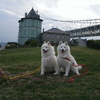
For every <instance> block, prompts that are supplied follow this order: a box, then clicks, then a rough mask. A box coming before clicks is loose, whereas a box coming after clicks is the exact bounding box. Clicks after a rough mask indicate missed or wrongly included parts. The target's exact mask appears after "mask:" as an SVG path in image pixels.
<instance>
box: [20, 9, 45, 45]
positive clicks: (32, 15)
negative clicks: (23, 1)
mask: <svg viewBox="0 0 100 100" xmlns="http://www.w3.org/2000/svg"><path fill="white" fill-rule="evenodd" d="M42 21H43V20H42V19H40V16H39V15H38V13H37V12H35V11H34V9H33V8H32V9H31V11H30V12H29V13H28V14H27V13H25V18H21V20H19V35H18V43H19V44H20V45H24V44H25V42H26V41H27V40H29V39H35V40H39V39H40V33H41V26H42Z"/></svg>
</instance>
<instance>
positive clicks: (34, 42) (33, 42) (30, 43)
mask: <svg viewBox="0 0 100 100" xmlns="http://www.w3.org/2000/svg"><path fill="white" fill-rule="evenodd" d="M25 46H29V47H37V46H39V41H37V40H27V41H26V42H25Z"/></svg>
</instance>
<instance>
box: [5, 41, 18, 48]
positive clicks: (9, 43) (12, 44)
mask: <svg viewBox="0 0 100 100" xmlns="http://www.w3.org/2000/svg"><path fill="white" fill-rule="evenodd" d="M18 47H19V44H18V43H16V42H8V43H7V45H6V46H5V49H14V48H18Z"/></svg>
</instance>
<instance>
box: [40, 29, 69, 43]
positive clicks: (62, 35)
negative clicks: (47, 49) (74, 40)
mask: <svg viewBox="0 0 100 100" xmlns="http://www.w3.org/2000/svg"><path fill="white" fill-rule="evenodd" d="M41 39H42V41H50V42H52V43H54V44H58V43H59V41H63V42H64V41H67V42H68V43H69V42H70V34H68V33H66V32H64V31H62V30H60V29H58V28H51V29H49V30H47V31H45V32H43V33H41Z"/></svg>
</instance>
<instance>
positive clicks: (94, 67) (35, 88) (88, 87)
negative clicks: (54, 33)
mask: <svg viewBox="0 0 100 100" xmlns="http://www.w3.org/2000/svg"><path fill="white" fill-rule="evenodd" d="M55 49H56V48H55ZM71 52H72V55H73V56H74V57H75V59H76V60H77V62H78V64H86V65H87V66H88V70H89V71H88V74H87V75H85V76H80V77H76V78H75V81H74V82H73V83H70V82H69V77H70V76H73V75H74V74H72V73H71V74H70V75H69V77H64V76H63V73H62V74H61V75H58V76H54V75H52V74H50V73H49V74H46V75H44V76H41V75H40V71H38V72H37V73H35V74H33V75H29V76H25V77H20V78H17V79H14V80H6V79H3V78H1V77H0V100H99V99H100V51H99V50H93V49H89V48H86V47H71ZM40 65H41V50H40V47H38V48H19V49H8V50H3V51H0V68H2V69H3V70H4V72H5V74H6V75H7V76H9V77H14V76H16V75H21V74H26V73H30V72H32V71H34V70H35V69H37V68H38V67H39V66H40ZM80 72H81V73H82V72H84V68H83V69H82V70H81V71H80Z"/></svg>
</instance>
